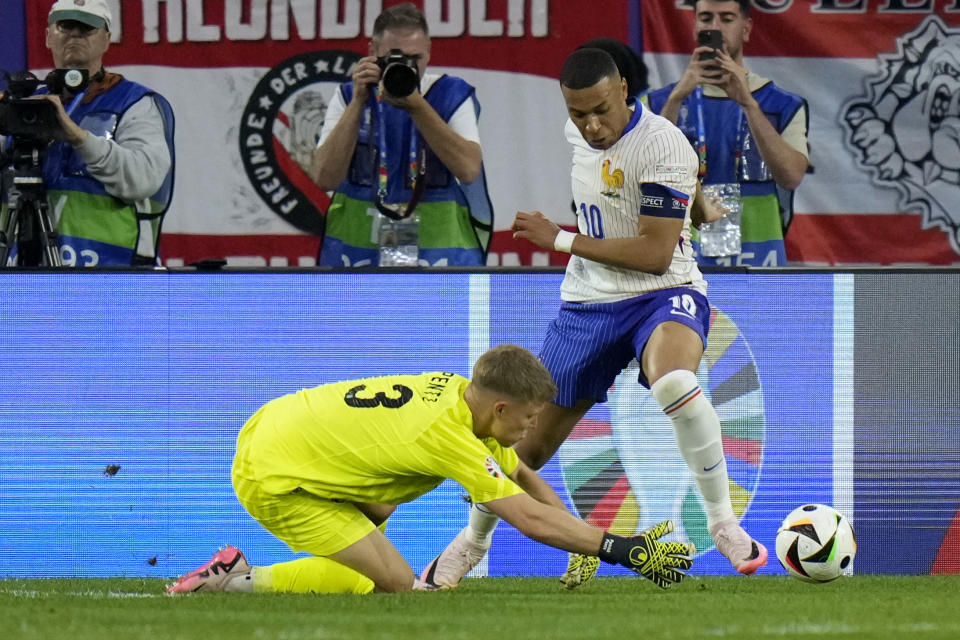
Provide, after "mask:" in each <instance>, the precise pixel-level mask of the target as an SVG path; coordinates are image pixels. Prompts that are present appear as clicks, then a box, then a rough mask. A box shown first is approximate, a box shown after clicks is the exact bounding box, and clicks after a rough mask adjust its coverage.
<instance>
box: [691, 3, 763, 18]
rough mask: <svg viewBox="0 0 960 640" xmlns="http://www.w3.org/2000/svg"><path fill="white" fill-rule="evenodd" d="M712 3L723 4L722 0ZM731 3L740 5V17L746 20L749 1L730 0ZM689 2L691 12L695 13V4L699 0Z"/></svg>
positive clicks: (748, 13) (748, 12) (748, 14)
mask: <svg viewBox="0 0 960 640" xmlns="http://www.w3.org/2000/svg"><path fill="white" fill-rule="evenodd" d="M712 1H713V2H724V0H712ZM732 1H733V2H736V3H737V4H738V5H740V15H742V16H743V17H744V18H747V17H749V16H750V4H751V0H732ZM689 2H690V6H691V7H692V8H693V10H694V11H696V10H697V3H698V2H700V0H689Z"/></svg>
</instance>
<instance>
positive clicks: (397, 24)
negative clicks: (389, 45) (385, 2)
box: [373, 2, 430, 38]
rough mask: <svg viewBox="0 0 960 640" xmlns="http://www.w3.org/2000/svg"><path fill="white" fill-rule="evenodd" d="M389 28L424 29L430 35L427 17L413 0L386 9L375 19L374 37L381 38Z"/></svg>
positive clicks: (401, 29) (397, 29) (404, 29)
mask: <svg viewBox="0 0 960 640" xmlns="http://www.w3.org/2000/svg"><path fill="white" fill-rule="evenodd" d="M387 29H390V30H393V31H423V33H424V34H425V35H427V36H429V35H430V28H429V27H428V26H427V18H426V17H425V16H424V15H423V12H422V11H420V9H418V8H417V7H416V6H414V4H413V3H412V2H404V3H403V4H398V5H394V6H392V7H390V8H389V9H384V10H383V11H382V12H381V13H380V15H378V16H377V19H376V20H374V21H373V37H374V38H379V37H380V36H382V35H383V32H384V31H386V30H387Z"/></svg>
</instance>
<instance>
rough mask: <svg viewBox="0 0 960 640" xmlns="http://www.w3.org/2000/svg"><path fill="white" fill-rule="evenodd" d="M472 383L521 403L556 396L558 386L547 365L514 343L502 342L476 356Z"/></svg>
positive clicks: (542, 400) (546, 399)
mask: <svg viewBox="0 0 960 640" xmlns="http://www.w3.org/2000/svg"><path fill="white" fill-rule="evenodd" d="M471 382H472V383H473V384H475V385H477V386H478V387H480V388H481V389H485V390H487V391H492V392H494V393H497V394H502V395H505V396H509V397H511V398H513V399H515V400H518V401H520V402H529V403H539V402H547V401H549V400H553V399H554V398H556V397H557V385H556V383H554V381H553V376H551V375H550V372H549V371H548V370H547V368H546V367H545V366H543V363H542V362H540V360H538V359H537V357H536V356H535V355H533V354H532V353H530V352H529V351H528V350H526V349H524V348H523V347H518V346H517V345H515V344H502V345H500V346H498V347H494V348H492V349H490V350H489V351H487V352H486V353H484V354H483V355H482V356H480V357H479V358H477V362H476V364H474V365H473V376H472V378H471Z"/></svg>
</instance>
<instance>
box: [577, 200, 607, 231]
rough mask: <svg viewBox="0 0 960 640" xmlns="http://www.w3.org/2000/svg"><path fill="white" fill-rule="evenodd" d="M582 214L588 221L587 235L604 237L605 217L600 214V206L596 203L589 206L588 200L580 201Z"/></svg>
mask: <svg viewBox="0 0 960 640" xmlns="http://www.w3.org/2000/svg"><path fill="white" fill-rule="evenodd" d="M580 215H582V216H583V219H584V220H585V221H586V223H587V235H588V236H591V237H593V238H598V239H602V238H603V218H602V217H601V216H600V207H598V206H597V205H595V204H592V205H590V206H589V207H587V203H586V202H581V203H580Z"/></svg>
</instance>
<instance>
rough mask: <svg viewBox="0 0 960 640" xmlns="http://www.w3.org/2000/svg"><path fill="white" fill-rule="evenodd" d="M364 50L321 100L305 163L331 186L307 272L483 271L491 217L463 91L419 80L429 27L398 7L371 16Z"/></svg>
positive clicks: (470, 95)
mask: <svg viewBox="0 0 960 640" xmlns="http://www.w3.org/2000/svg"><path fill="white" fill-rule="evenodd" d="M369 52H370V55H369V56H367V57H364V58H361V59H360V60H359V61H358V62H357V63H356V65H355V66H354V68H353V72H352V78H353V79H352V81H351V82H347V83H344V84H343V85H341V87H340V89H339V90H338V91H337V92H336V94H335V95H334V97H333V98H332V99H331V101H330V104H329V106H328V108H327V114H326V119H325V121H324V125H323V130H322V132H321V134H320V140H319V143H318V147H317V150H316V153H315V155H314V166H313V179H314V181H315V182H316V183H317V185H319V186H320V188H322V189H326V190H334V189H335V190H336V193H335V194H334V196H333V200H332V202H331V204H330V207H329V210H328V212H327V220H326V236H325V238H324V241H323V245H322V247H321V250H320V257H319V260H318V262H319V264H321V265H327V266H335V267H343V266H371V265H372V266H376V265H382V266H403V265H417V264H419V265H483V264H484V263H485V259H486V250H487V244H488V242H489V237H490V231H491V227H492V222H493V220H492V217H493V214H492V211H491V207H490V201H489V198H488V196H487V192H486V181H485V179H484V174H483V164H482V152H481V148H480V137H479V133H478V127H477V117H478V115H479V113H480V105H479V103H478V102H477V99H476V96H475V95H474V88H473V87H472V86H470V85H469V84H467V83H466V82H465V81H463V80H462V79H460V78H456V77H453V76H448V75H443V76H438V75H434V74H429V73H425V70H426V68H427V64H428V63H429V61H430V35H429V30H428V27H427V22H426V19H425V18H424V16H423V13H421V12H420V10H419V9H417V8H416V7H414V6H413V5H412V4H410V3H404V4H401V5H397V6H394V7H391V8H389V9H387V10H385V11H384V12H383V13H381V14H380V15H379V16H378V17H377V19H376V21H375V22H374V26H373V38H372V39H371V42H370V50H369ZM418 77H419V81H418ZM387 231H389V233H387ZM400 236H405V237H406V239H405V240H398V239H397V238H398V237H400Z"/></svg>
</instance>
